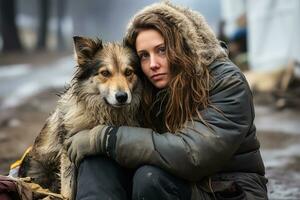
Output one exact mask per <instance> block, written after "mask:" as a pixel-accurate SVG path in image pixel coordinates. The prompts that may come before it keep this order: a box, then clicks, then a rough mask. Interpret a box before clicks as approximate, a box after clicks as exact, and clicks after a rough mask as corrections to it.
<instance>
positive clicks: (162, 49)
mask: <svg viewBox="0 0 300 200" xmlns="http://www.w3.org/2000/svg"><path fill="white" fill-rule="evenodd" d="M165 52H166V48H165V47H159V48H158V53H160V54H165Z"/></svg>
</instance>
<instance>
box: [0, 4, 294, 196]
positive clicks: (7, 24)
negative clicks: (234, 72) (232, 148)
mask: <svg viewBox="0 0 300 200" xmlns="http://www.w3.org/2000/svg"><path fill="white" fill-rule="evenodd" d="M153 2H157V1H154V0H139V1H135V0H109V1H107V0H106V1H105V0H0V174H2V175H6V174H7V173H8V171H9V166H10V164H11V163H12V162H14V161H15V160H17V159H19V158H20V156H21V155H22V153H23V152H24V151H25V150H26V148H27V147H29V146H30V145H31V144H32V143H33V141H34V138H35V137H36V135H37V134H38V133H39V131H40V130H41V128H42V126H43V125H44V123H45V120H46V119H47V117H48V116H49V114H50V113H51V111H53V110H54V108H55V105H56V101H57V99H58V96H57V95H56V94H58V93H60V92H62V91H63V89H64V87H65V85H66V84H68V82H69V81H70V79H71V77H72V73H73V72H74V66H75V62H74V59H73V55H72V54H73V46H72V45H73V44H72V41H73V40H72V36H73V35H83V36H89V37H99V38H101V39H102V40H104V41H120V40H121V39H122V36H123V35H124V32H125V30H126V26H127V23H128V21H129V20H130V18H131V17H132V16H133V15H134V13H135V12H136V11H138V10H139V9H141V8H142V7H144V6H146V5H149V4H151V3H153ZM171 2H173V3H175V4H180V5H183V6H185V7H190V8H192V9H194V10H197V11H199V12H201V13H202V14H203V15H204V17H205V18H206V20H207V22H208V23H209V24H210V26H211V27H212V29H213V30H214V32H215V33H216V35H217V37H218V38H219V39H220V40H222V41H224V42H225V43H226V44H227V48H228V51H229V56H230V58H231V59H232V60H233V61H234V63H236V64H237V65H238V66H239V67H240V68H241V69H242V71H243V72H244V73H245V76H246V78H247V79H248V82H249V85H250V87H251V89H252V91H253V94H254V102H255V111H256V119H255V123H256V125H257V133H258V137H259V139H260V142H261V149H262V150H261V151H262V156H263V159H264V162H265V165H266V176H267V178H269V183H268V189H269V191H268V192H269V197H270V199H300V153H299V152H300V145H299V144H300V123H299V122H300V109H299V108H300V106H299V105H300V64H299V63H300V39H299V35H300V21H299V19H300V1H299V0H289V1H286V0H210V1H205V0H172V1H171Z"/></svg>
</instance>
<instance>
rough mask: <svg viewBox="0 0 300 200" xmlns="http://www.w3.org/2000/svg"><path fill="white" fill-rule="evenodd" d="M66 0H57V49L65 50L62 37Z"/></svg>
mask: <svg viewBox="0 0 300 200" xmlns="http://www.w3.org/2000/svg"><path fill="white" fill-rule="evenodd" d="M66 5H67V0H57V49H58V50H65V49H66V44H65V41H64V37H63V31H62V27H63V25H62V24H63V20H64V17H65V13H66Z"/></svg>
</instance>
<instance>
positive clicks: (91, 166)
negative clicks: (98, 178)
mask: <svg viewBox="0 0 300 200" xmlns="http://www.w3.org/2000/svg"><path fill="white" fill-rule="evenodd" d="M106 162H108V161H107V159H106V158H105V157H101V156H87V157H85V158H84V159H82V161H81V163H80V165H79V170H81V169H85V170H91V171H93V170H97V169H99V166H101V165H104V164H105V163H106Z"/></svg>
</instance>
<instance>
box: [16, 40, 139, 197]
mask: <svg viewBox="0 0 300 200" xmlns="http://www.w3.org/2000/svg"><path fill="white" fill-rule="evenodd" d="M74 46H75V58H76V61H77V64H78V65H77V66H76V68H77V69H76V72H75V74H74V76H73V78H72V80H71V83H70V86H69V87H68V89H67V90H66V91H65V93H64V94H62V96H61V98H60V99H59V101H58V105H57V108H56V110H55V111H54V112H53V113H52V114H51V116H50V117H49V118H48V119H47V121H46V124H45V125H44V127H43V129H42V130H41V132H40V134H39V135H38V136H37V138H36V140H35V142H34V145H33V148H32V150H31V152H30V153H29V154H28V155H27V156H26V158H25V160H24V162H23V163H22V165H21V167H20V171H19V176H20V177H25V176H29V177H31V178H32V179H33V181H34V182H36V183H38V184H40V185H41V186H42V187H44V188H48V189H50V190H51V191H52V192H56V193H61V194H62V195H63V196H64V197H65V198H68V199H71V198H72V188H73V187H74V169H75V167H74V165H73V164H72V163H71V162H70V161H69V159H68V157H67V154H66V150H65V149H64V148H63V143H64V140H65V138H68V137H70V136H71V135H72V134H74V133H76V132H78V131H81V130H84V129H91V128H93V127H95V126H96V125H99V124H106V125H117V126H119V125H131V126H137V125H138V119H137V118H138V117H137V113H138V109H139V105H140V99H141V90H142V87H141V82H140V80H139V78H138V76H137V68H138V65H139V60H138V58H137V56H136V55H135V53H134V52H133V51H131V50H130V49H129V48H127V47H124V46H123V45H121V44H116V43H107V44H102V42H101V41H100V40H99V39H97V40H92V39H89V38H84V37H79V36H75V37H74Z"/></svg>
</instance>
